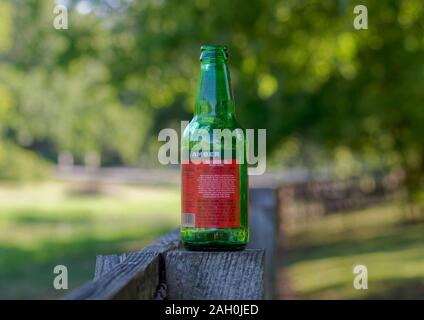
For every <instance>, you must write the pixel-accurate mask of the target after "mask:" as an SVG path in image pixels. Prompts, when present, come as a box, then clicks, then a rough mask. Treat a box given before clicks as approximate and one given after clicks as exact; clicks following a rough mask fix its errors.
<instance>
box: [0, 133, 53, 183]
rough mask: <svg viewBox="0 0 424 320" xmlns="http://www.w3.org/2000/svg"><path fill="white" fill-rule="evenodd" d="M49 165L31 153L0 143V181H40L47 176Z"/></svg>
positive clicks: (12, 145) (9, 144)
mask: <svg viewBox="0 0 424 320" xmlns="http://www.w3.org/2000/svg"><path fill="white" fill-rule="evenodd" d="M49 173H50V164H49V163H48V162H47V161H45V160H44V159H42V158H40V157H39V156H37V155H36V154H34V153H33V152H31V151H27V150H24V149H22V148H20V147H18V146H16V145H14V144H12V143H2V142H1V141H0V180H10V181H12V180H13V181H26V180H40V179H44V178H46V177H48V176H49Z"/></svg>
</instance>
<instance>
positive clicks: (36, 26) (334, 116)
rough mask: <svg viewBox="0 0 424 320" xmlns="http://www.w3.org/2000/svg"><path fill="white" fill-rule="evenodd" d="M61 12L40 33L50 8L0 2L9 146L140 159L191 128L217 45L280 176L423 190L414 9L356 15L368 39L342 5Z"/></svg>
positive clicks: (83, 0)
mask: <svg viewBox="0 0 424 320" xmlns="http://www.w3.org/2000/svg"><path fill="white" fill-rule="evenodd" d="M62 2H63V3H65V4H66V5H67V6H68V7H69V8H70V13H71V16H70V19H69V20H70V21H69V24H70V28H69V30H55V29H54V28H53V27H52V19H53V6H54V4H55V2H54V1H35V0H30V1H23V0H18V1H11V0H8V1H6V2H4V1H3V2H2V5H3V6H4V8H8V9H2V10H1V11H0V12H2V16H4V17H6V18H5V19H0V21H1V22H0V32H5V31H4V30H9V31H7V32H8V33H11V34H12V36H11V38H10V39H13V41H12V40H10V39H9V40H2V41H1V42H0V50H3V51H2V52H1V51H0V58H1V61H2V66H1V68H0V86H2V87H3V92H5V91H7V92H9V98H5V99H4V101H7V99H9V100H10V101H15V102H13V103H11V105H12V104H13V105H14V107H13V108H8V109H7V110H9V111H7V112H8V113H9V114H13V116H11V119H12V120H10V121H9V122H8V125H7V128H6V129H7V130H6V132H7V137H8V139H9V140H10V141H13V142H15V143H17V144H20V145H22V146H25V147H27V148H30V149H33V150H36V151H38V152H40V151H41V153H42V154H43V155H44V156H47V157H50V158H54V157H55V156H56V155H57V153H58V152H60V151H63V150H68V151H71V152H73V153H74V154H75V155H76V156H77V157H79V158H80V159H82V157H83V156H84V154H85V153H87V152H91V151H95V152H97V153H99V154H102V159H103V163H106V164H107V163H108V164H114V163H125V164H135V163H137V162H138V159H139V156H140V155H141V154H142V155H143V157H144V158H148V157H149V154H150V156H151V155H152V154H154V153H155V151H152V150H155V149H152V145H155V143H157V139H156V136H157V132H158V130H159V129H161V128H163V127H165V126H166V127H169V126H171V127H175V128H178V127H179V121H180V120H187V119H189V118H190V113H191V112H192V109H193V101H194V93H195V84H196V80H197V75H198V68H199V64H198V59H197V58H196V57H198V55H199V47H200V45H201V44H204V43H221V44H227V45H228V46H229V50H230V61H231V62H230V64H231V69H232V75H233V82H234V85H235V91H236V97H237V106H238V114H239V118H240V120H241V122H242V123H243V125H244V126H245V127H249V128H267V129H268V150H270V151H271V152H274V153H275V154H278V155H280V154H284V157H285V158H284V159H285V161H286V163H293V164H296V163H301V164H303V165H308V166H315V165H317V166H320V165H323V163H322V162H321V161H320V160H317V159H323V160H325V161H326V162H327V161H328V162H329V163H332V162H335V161H339V162H341V163H349V164H351V165H349V166H350V167H351V168H353V169H352V170H351V172H350V173H349V172H348V171H346V170H344V172H345V174H355V173H357V172H358V171H360V170H363V169H368V170H369V169H375V168H379V169H381V168H383V169H384V168H392V167H395V166H402V167H403V168H404V169H405V170H406V172H407V181H408V185H409V186H410V189H411V190H416V189H417V188H418V187H419V186H420V185H421V184H422V176H423V172H424V142H423V139H422V138H421V137H422V136H423V134H424V132H423V131H424V126H422V123H423V120H424V111H423V110H424V109H423V107H422V106H421V103H422V101H423V94H424V90H423V89H424V88H423V87H424V72H423V71H424V70H423V69H424V63H423V62H424V61H423V59H424V55H423V50H424V38H423V33H422V30H423V23H424V22H423V21H424V19H423V18H424V3H423V2H422V1H420V0H409V1H395V0H386V1H378V2H377V1H374V2H370V3H367V4H366V5H367V7H368V12H369V20H370V21H369V23H368V26H369V29H368V30H355V29H354V28H353V19H354V17H355V15H354V14H353V7H354V6H355V5H356V4H357V3H355V1H349V0H338V1H334V0H310V1H306V0H269V1H265V0H252V1H249V2H248V4H247V2H246V1H241V0H234V1H226V0H214V1H210V0H186V1H178V2H177V1H165V0H143V1H135V0H134V1H129V0H103V1H100V0H96V1H95V0H91V1H90V0H67V1H62ZM13 8H14V9H15V10H13ZM17 8H19V10H16V9H17ZM12 11H13V12H14V14H13V13H11V12H12ZM11 15H13V19H10V18H7V17H10V16H11ZM7 21H8V22H7ZM11 21H13V23H12V22H11ZM6 25H8V26H9V27H4V26H6ZM2 38H4V39H6V38H5V37H2ZM2 87H0V90H2V89H1V88H2ZM2 96H4V97H7V96H8V94H7V93H6V94H2ZM0 110H1V104H0ZM0 114H1V112H0ZM0 117H1V116H0ZM0 121H1V120H0ZM280 150H282V151H280ZM281 152H282V153H281ZM154 156H155V155H154ZM342 167H346V166H342ZM342 171H343V170H342Z"/></svg>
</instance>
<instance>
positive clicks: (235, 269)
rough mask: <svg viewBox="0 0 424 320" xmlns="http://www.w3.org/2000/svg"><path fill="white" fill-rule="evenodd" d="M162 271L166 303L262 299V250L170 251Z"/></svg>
mask: <svg viewBox="0 0 424 320" xmlns="http://www.w3.org/2000/svg"><path fill="white" fill-rule="evenodd" d="M165 269H166V282H167V285H168V299H177V300H180V299H200V300H209V299H225V300H227V299H237V300H254V299H262V298H263V293H264V291H263V277H264V251H263V250H245V251H236V252H193V251H186V250H173V251H169V252H168V253H166V255H165Z"/></svg>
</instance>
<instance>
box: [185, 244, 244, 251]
mask: <svg viewBox="0 0 424 320" xmlns="http://www.w3.org/2000/svg"><path fill="white" fill-rule="evenodd" d="M183 246H184V248H185V249H187V250H189V251H243V250H244V249H246V244H229V243H225V244H219V243H208V244H199V243H190V242H183Z"/></svg>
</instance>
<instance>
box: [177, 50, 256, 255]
mask: <svg viewBox="0 0 424 320" xmlns="http://www.w3.org/2000/svg"><path fill="white" fill-rule="evenodd" d="M227 60H228V53H227V48H226V47H225V46H212V45H207V46H202V47H201V55H200V61H201V66H200V79H199V85H198V89H197V95H196V102H195V112H194V117H193V119H192V120H191V122H190V123H189V124H188V126H187V127H186V128H185V130H184V133H183V136H182V139H181V151H182V153H181V160H182V165H181V174H182V179H181V180H182V188H181V190H182V199H181V200H182V203H181V207H182V223H181V240H182V242H183V245H184V247H185V248H187V249H189V250H242V249H244V248H245V246H246V244H247V242H248V239H249V228H248V175H247V164H246V139H245V131H244V130H243V129H242V128H241V126H240V125H239V123H238V122H237V120H236V117H235V103H234V96H233V91H232V87H231V79H230V73H229V69H228V65H227ZM229 132H230V133H231V135H229V134H228V133H229ZM223 133H225V134H226V135H225V134H223ZM223 136H225V137H227V138H228V136H230V138H229V139H227V140H225V139H226V138H223Z"/></svg>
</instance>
